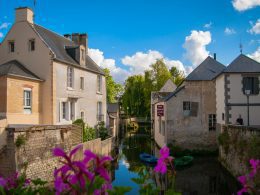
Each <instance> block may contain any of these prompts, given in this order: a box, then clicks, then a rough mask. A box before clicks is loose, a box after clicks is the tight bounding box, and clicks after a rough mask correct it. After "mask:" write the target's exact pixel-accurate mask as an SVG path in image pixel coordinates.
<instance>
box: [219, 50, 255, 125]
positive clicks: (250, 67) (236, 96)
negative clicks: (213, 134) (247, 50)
mask: <svg viewBox="0 0 260 195" xmlns="http://www.w3.org/2000/svg"><path fill="white" fill-rule="evenodd" d="M259 79H260V63H259V62H256V61H254V60H253V59H251V58H249V57H247V56H245V55H243V54H241V55H239V56H238V57H237V58H236V59H235V60H234V61H233V62H231V64H229V66H227V68H226V69H225V70H224V71H223V72H222V73H221V74H220V75H219V76H218V77H217V78H216V107H217V123H218V127H220V125H223V124H236V123H237V121H236V120H237V119H238V118H239V115H240V116H241V118H242V119H243V123H244V125H248V126H260V120H259V115H260V94H259V88H260V84H259ZM248 111H249V112H248ZM248 119H249V120H248Z"/></svg>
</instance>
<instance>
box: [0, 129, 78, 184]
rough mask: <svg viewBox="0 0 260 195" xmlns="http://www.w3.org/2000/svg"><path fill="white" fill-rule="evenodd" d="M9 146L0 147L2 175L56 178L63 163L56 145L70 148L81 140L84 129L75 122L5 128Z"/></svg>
mask: <svg viewBox="0 0 260 195" xmlns="http://www.w3.org/2000/svg"><path fill="white" fill-rule="evenodd" d="M6 132H7V136H6V145H5V146H4V147H3V148H2V150H0V175H2V176H4V177H7V176H9V175H11V174H13V173H14V172H16V171H18V172H25V173H26V175H27V177H28V178H31V179H37V178H41V179H43V180H46V181H51V180H53V170H54V169H55V168H57V167H59V166H60V163H59V161H58V158H56V157H53V155H52V149H53V148H55V147H60V148H63V149H64V150H65V151H70V150H71V149H72V148H73V147H74V146H75V145H77V144H80V143H82V129H81V128H79V127H77V126H74V125H51V126H20V127H19V126H18V127H12V128H10V127H8V128H6Z"/></svg>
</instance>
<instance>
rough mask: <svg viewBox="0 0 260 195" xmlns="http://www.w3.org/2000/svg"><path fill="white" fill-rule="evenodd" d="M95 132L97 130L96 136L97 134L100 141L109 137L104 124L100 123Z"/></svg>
mask: <svg viewBox="0 0 260 195" xmlns="http://www.w3.org/2000/svg"><path fill="white" fill-rule="evenodd" d="M97 130H98V134H99V137H100V138H101V140H105V139H107V138H108V137H109V134H108V129H107V128H106V127H105V122H103V121H102V122H100V123H99V124H98V125H97Z"/></svg>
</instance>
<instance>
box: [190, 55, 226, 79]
mask: <svg viewBox="0 0 260 195" xmlns="http://www.w3.org/2000/svg"><path fill="white" fill-rule="evenodd" d="M225 68H226V67H225V66H224V65H223V64H221V63H219V62H218V61H216V60H214V59H213V58H211V57H210V56H208V57H207V58H206V59H205V60H204V61H203V62H202V63H201V64H200V65H199V66H198V67H197V68H195V69H194V70H193V71H192V72H191V73H190V74H189V75H188V76H187V77H186V79H185V80H186V81H211V80H213V79H214V78H215V77H217V76H218V75H219V74H220V73H221V72H222V71H223V70H224V69H225Z"/></svg>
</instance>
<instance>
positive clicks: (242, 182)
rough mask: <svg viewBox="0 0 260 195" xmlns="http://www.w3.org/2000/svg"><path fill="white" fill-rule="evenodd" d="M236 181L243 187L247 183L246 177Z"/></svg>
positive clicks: (240, 177)
mask: <svg viewBox="0 0 260 195" xmlns="http://www.w3.org/2000/svg"><path fill="white" fill-rule="evenodd" d="M237 179H238V181H239V182H240V183H241V184H242V185H245V184H246V183H247V178H246V176H244V175H243V176H239V177H238V178H237Z"/></svg>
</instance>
